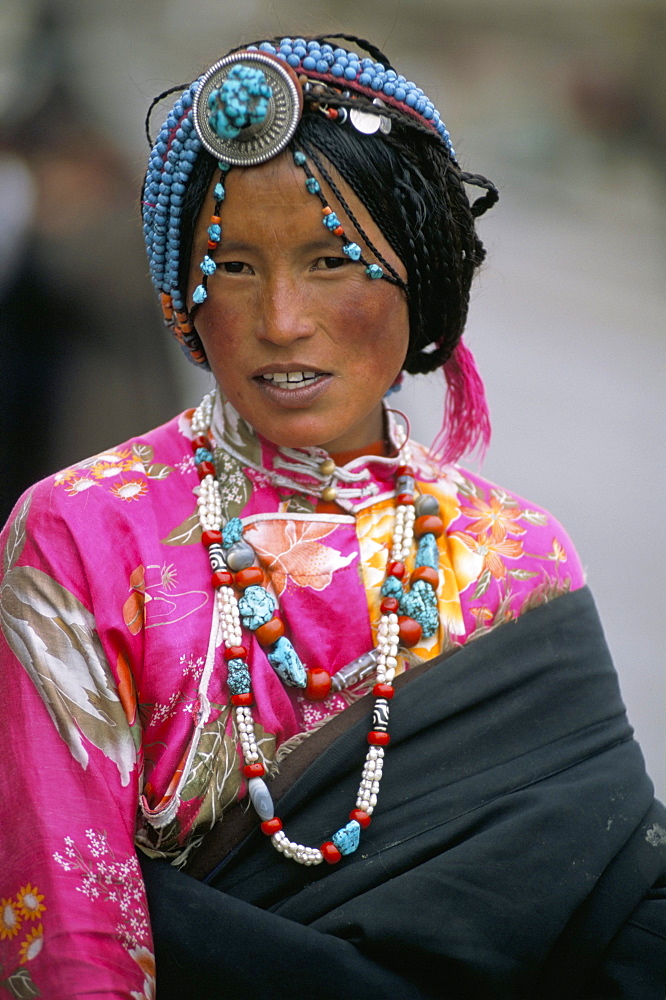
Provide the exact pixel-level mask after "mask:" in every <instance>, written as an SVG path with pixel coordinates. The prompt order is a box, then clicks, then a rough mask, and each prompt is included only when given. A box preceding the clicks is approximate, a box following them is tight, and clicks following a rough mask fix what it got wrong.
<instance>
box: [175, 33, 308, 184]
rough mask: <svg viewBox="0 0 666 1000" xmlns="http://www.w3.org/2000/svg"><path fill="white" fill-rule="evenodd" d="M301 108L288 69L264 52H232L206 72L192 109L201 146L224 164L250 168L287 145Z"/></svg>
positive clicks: (298, 90)
mask: <svg viewBox="0 0 666 1000" xmlns="http://www.w3.org/2000/svg"><path fill="white" fill-rule="evenodd" d="M302 108H303V93H302V91H301V87H300V84H299V82H298V78H297V77H296V74H295V73H294V71H293V70H292V69H291V67H290V66H288V65H286V64H285V63H283V62H282V61H281V60H279V59H277V58H276V57H275V56H273V55H270V54H268V53H266V52H250V51H242V52H234V53H233V55H230V56H225V58H224V59H221V60H220V61H219V62H216V63H215V64H214V65H213V66H211V67H210V69H209V70H207V72H206V73H204V75H203V76H202V78H201V80H200V82H199V88H198V90H197V92H196V95H195V97H194V102H193V106H192V113H193V120H194V127H195V129H196V133H197V135H198V137H199V139H200V140H201V143H202V145H203V146H204V148H205V149H206V150H208V152H209V153H211V154H212V155H213V156H214V157H216V159H218V160H220V161H221V162H222V163H228V164H231V165H232V166H236V167H251V166H256V165H257V164H258V163H263V162H264V161H265V160H270V159H271V158H272V157H273V156H277V154H278V153H280V152H282V150H283V149H284V148H285V147H286V146H287V144H288V142H289V140H290V139H291V137H292V136H293V134H294V132H295V131H296V126H297V125H298V122H299V119H300V117H301V111H302Z"/></svg>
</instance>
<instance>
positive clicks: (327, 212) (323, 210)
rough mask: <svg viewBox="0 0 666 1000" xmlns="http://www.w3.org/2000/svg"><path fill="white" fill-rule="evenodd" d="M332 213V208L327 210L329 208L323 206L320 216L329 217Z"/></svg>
mask: <svg viewBox="0 0 666 1000" xmlns="http://www.w3.org/2000/svg"><path fill="white" fill-rule="evenodd" d="M332 211H333V209H332V208H329V206H328V205H325V206H324V207H323V208H322V210H321V214H322V215H330V214H331V212H332Z"/></svg>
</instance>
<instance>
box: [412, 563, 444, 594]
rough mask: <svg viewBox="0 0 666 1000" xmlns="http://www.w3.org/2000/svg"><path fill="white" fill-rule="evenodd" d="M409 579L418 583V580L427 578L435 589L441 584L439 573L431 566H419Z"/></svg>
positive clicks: (427, 581)
mask: <svg viewBox="0 0 666 1000" xmlns="http://www.w3.org/2000/svg"><path fill="white" fill-rule="evenodd" d="M409 579H410V581H411V583H416V581H417V580H425V581H426V583H429V584H430V586H431V587H432V588H433V589H434V590H437V588H438V586H439V573H438V572H437V570H436V569H433V568H432V567H431V566H417V567H416V569H415V570H414V571H413V572H412V575H411V576H410V578H409Z"/></svg>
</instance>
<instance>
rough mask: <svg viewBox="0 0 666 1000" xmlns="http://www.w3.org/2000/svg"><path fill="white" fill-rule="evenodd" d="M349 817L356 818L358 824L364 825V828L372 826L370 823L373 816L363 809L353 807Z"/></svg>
mask: <svg viewBox="0 0 666 1000" xmlns="http://www.w3.org/2000/svg"><path fill="white" fill-rule="evenodd" d="M349 818H350V819H355V820H356V822H357V823H358V825H359V826H361V827H363V829H365V828H366V827H368V826H370V823H371V822H372V816H368V814H367V812H364V811H363V809H352V811H351V812H350V813H349Z"/></svg>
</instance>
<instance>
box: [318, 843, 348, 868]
mask: <svg viewBox="0 0 666 1000" xmlns="http://www.w3.org/2000/svg"><path fill="white" fill-rule="evenodd" d="M319 850H320V851H321V853H322V854H323V855H324V861H326V862H328V864H329V865H335V864H337V862H338V861H339V860H340V858H341V857H342V855H341V854H340V851H339V850H338V849H337V847H336V846H335V844H334V843H333V841H332V840H327V841H326V843H324V844H322V845H321V847H320V848H319Z"/></svg>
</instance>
